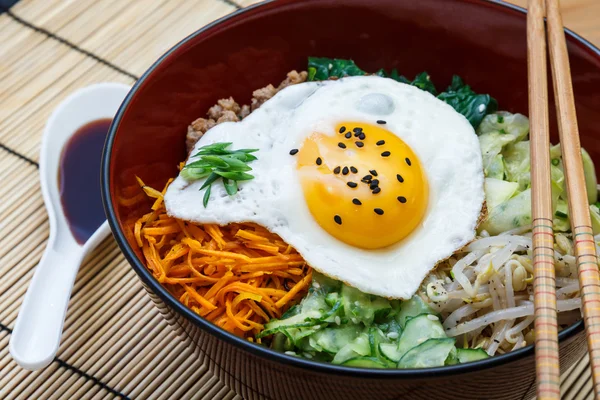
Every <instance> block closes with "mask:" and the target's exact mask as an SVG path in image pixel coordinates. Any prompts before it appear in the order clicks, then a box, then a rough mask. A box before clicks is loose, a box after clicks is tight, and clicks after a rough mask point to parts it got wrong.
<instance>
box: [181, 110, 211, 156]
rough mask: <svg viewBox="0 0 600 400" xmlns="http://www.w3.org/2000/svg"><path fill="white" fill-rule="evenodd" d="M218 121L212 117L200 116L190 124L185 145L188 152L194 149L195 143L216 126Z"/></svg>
mask: <svg viewBox="0 0 600 400" xmlns="http://www.w3.org/2000/svg"><path fill="white" fill-rule="evenodd" d="M215 125H216V123H215V121H214V120H212V119H206V118H198V119H197V120H195V121H194V122H192V123H191V124H190V125H189V126H188V131H187V136H186V140H185V145H186V146H187V150H188V153H189V152H190V151H192V149H193V148H194V145H195V144H196V142H197V141H198V140H200V138H201V137H202V135H204V133H206V131H207V130H209V129H210V128H212V127H213V126H215Z"/></svg>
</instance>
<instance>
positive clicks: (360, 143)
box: [356, 142, 365, 147]
mask: <svg viewBox="0 0 600 400" xmlns="http://www.w3.org/2000/svg"><path fill="white" fill-rule="evenodd" d="M364 145H365V144H364V143H363V142H356V147H363V146H364Z"/></svg>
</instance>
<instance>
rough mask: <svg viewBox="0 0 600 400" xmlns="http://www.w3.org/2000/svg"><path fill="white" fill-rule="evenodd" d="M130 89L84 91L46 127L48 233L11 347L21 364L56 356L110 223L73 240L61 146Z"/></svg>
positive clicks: (43, 165)
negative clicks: (81, 281) (88, 264)
mask: <svg viewBox="0 0 600 400" xmlns="http://www.w3.org/2000/svg"><path fill="white" fill-rule="evenodd" d="M129 89H130V87H129V86H126V85H122V84H118V83H100V84H96V85H92V86H88V87H86V88H83V89H80V90H78V91H76V92H75V93H73V94H72V95H70V96H69V97H68V98H67V99H65V100H64V101H63V102H62V103H61V104H60V105H59V106H58V108H57V109H56V110H55V111H54V112H53V113H52V115H51V116H50V119H49V120H48V123H47V124H46V128H45V129H44V136H43V138H42V147H41V151H40V180H41V188H42V196H43V198H44V203H45V205H46V210H47V211H48V218H49V220H50V237H49V238H48V245H47V246H46V250H45V252H44V255H43V256H42V259H41V261H40V263H39V264H38V266H37V267H36V269H35V273H34V275H33V279H32V280H31V284H30V285H29V288H28V289H27V293H26V294H25V298H24V299H23V304H22V305H21V309H20V310H19V316H18V317H17V321H16V323H15V327H14V330H13V333H12V337H11V338H10V345H9V349H10V354H11V355H12V357H13V358H14V359H15V361H16V362H17V363H18V364H19V365H20V366H21V367H23V368H26V369H29V370H37V369H40V368H43V367H45V366H47V365H48V364H50V363H51V362H52V360H53V359H54V357H55V355H56V352H57V351H58V345H59V344H60V337H61V334H62V329H63V323H64V320H65V314H66V311H67V305H68V304H69V298H70V297H71V289H72V288H73V283H74V281H75V277H76V275H77V271H78V270H79V266H80V265H81V262H82V261H83V259H84V258H85V256H86V254H87V253H88V252H89V251H90V250H92V249H93V248H94V247H95V246H97V245H98V244H99V243H100V242H101V241H102V240H103V239H104V238H105V237H107V236H108V234H109V233H110V228H109V226H108V222H106V221H104V223H103V224H102V225H101V226H100V227H99V228H98V229H97V230H96V232H95V233H94V234H93V235H92V236H91V237H90V238H89V239H88V241H87V242H86V243H85V244H84V245H80V244H79V243H77V242H76V241H75V239H74V238H73V236H72V234H71V230H70V228H69V225H68V224H67V220H66V218H65V214H64V212H63V208H62V205H61V201H60V194H59V188H58V168H59V163H60V157H61V152H62V149H63V147H64V145H65V144H66V143H67V141H68V140H69V138H70V137H71V136H72V135H73V134H74V133H75V132H76V131H77V129H79V128H80V127H82V126H83V125H85V124H87V123H89V122H92V121H95V120H98V119H102V118H112V117H114V115H115V113H116V112H117V110H118V108H119V106H120V105H121V103H122V102H123V99H124V98H125V96H126V95H127V93H128V92H129ZM98 173H100V171H98Z"/></svg>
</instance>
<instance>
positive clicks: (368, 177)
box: [361, 175, 373, 181]
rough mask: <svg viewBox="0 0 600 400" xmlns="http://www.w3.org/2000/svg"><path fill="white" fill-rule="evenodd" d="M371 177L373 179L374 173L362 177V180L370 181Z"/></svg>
mask: <svg viewBox="0 0 600 400" xmlns="http://www.w3.org/2000/svg"><path fill="white" fill-rule="evenodd" d="M371 179H373V175H365V176H363V177H362V179H361V180H362V181H370V180H371Z"/></svg>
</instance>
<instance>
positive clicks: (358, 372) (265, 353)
mask: <svg viewBox="0 0 600 400" xmlns="http://www.w3.org/2000/svg"><path fill="white" fill-rule="evenodd" d="M463 1H465V2H470V3H479V4H480V5H485V4H493V5H496V6H500V7H503V8H504V9H505V10H504V11H517V12H520V13H522V14H526V13H527V11H526V9H524V8H522V7H519V6H516V5H513V4H509V3H505V2H503V1H501V0H463ZM273 2H275V0H267V1H264V2H261V3H257V4H254V5H251V6H249V7H246V8H241V9H238V10H236V11H234V12H232V13H231V14H228V15H225V16H223V17H221V18H219V19H217V20H215V21H213V22H211V23H209V24H208V25H206V26H204V27H202V28H200V29H198V30H197V31H195V32H194V33H192V34H190V35H189V36H188V37H186V38H184V39H183V40H181V41H180V42H179V43H177V44H176V45H175V46H173V47H172V48H171V49H169V50H168V51H167V52H166V53H165V54H163V55H162V56H161V57H160V58H159V59H158V60H156V61H155V62H154V63H153V64H152V65H151V66H150V68H148V70H147V71H146V72H144V74H143V75H142V76H141V77H140V78H139V79H138V80H137V82H136V83H135V84H134V85H133V87H132V89H131V91H130V92H129V93H128V95H127V97H126V98H125V100H124V101H123V103H122V104H121V106H120V107H119V110H118V111H117V113H116V115H115V117H114V119H113V122H112V124H111V126H110V129H109V132H108V136H107V139H106V143H105V146H104V153H103V156H102V166H101V186H102V200H103V203H104V209H105V212H106V215H107V219H108V222H109V225H110V227H111V229H112V232H113V235H114V237H115V239H116V241H117V243H118V245H119V247H120V248H121V251H122V252H123V254H124V255H125V258H126V259H127V261H128V262H129V264H130V265H131V266H132V267H133V269H134V270H135V272H136V273H137V274H138V276H139V277H140V279H141V280H142V281H143V282H144V283H145V284H146V285H147V286H148V287H150V288H151V289H152V291H153V292H154V293H156V294H158V296H159V297H160V298H161V299H162V300H163V301H164V302H165V303H166V304H167V305H169V306H170V307H171V308H173V309H175V310H176V311H177V312H178V313H179V314H180V315H182V316H183V317H185V318H186V319H188V320H189V321H191V322H192V323H194V324H195V325H196V326H198V327H200V328H201V329H203V330H204V331H206V332H208V333H210V334H211V335H213V336H215V337H216V338H218V339H220V340H224V341H225V342H227V343H229V344H231V345H233V346H235V347H237V348H239V349H241V350H244V351H247V352H250V353H251V354H254V355H256V356H258V357H260V358H265V359H267V360H269V361H275V362H281V363H283V364H286V365H289V366H293V367H299V368H302V369H307V370H311V371H314V372H320V373H332V374H335V375H343V376H348V377H356V378H363V379H382V378H384V379H386V378H388V379H389V378H405V379H414V378H428V377H442V376H450V375H456V374H463V373H468V372H475V371H480V370H482V369H488V368H494V367H496V366H499V365H502V364H505V363H510V362H515V361H517V360H519V359H522V358H524V357H527V356H530V355H532V354H534V346H533V345H529V346H526V347H523V348H521V349H518V350H515V351H512V352H510V353H506V354H502V355H497V356H494V357H490V358H487V359H484V360H480V361H474V362H470V363H467V364H457V365H448V366H443V367H435V368H423V369H375V368H354V367H345V366H341V365H335V364H330V363H325V362H318V361H312V360H309V359H306V358H300V357H296V356H290V355H287V354H284V353H280V352H277V351H275V350H271V349H269V348H267V347H264V346H261V345H257V344H254V343H250V342H248V341H247V340H244V339H242V338H239V337H237V336H235V335H233V334H231V333H229V332H227V331H225V330H224V329H221V328H219V327H217V326H216V325H213V324H212V323H210V322H208V321H206V320H204V319H203V318H201V317H200V316H199V315H197V314H195V313H194V312H193V311H191V310H190V309H188V308H187V307H185V306H184V305H183V304H182V303H180V302H179V301H177V299H175V298H174V297H173V296H172V295H171V294H170V293H169V292H168V291H167V290H166V289H165V288H164V287H163V286H162V285H161V284H160V283H159V282H158V281H157V280H156V279H155V278H154V277H153V276H152V274H151V273H150V272H149V271H148V269H147V268H146V267H145V266H144V264H143V263H142V261H141V260H140V259H139V258H138V257H137V256H136V254H135V252H134V251H133V249H132V248H131V247H130V246H129V244H128V242H127V240H126V238H125V235H124V233H123V232H122V231H121V228H120V226H119V223H118V221H117V216H116V212H115V210H114V208H113V206H112V197H111V194H110V182H109V177H110V160H111V156H112V147H113V142H114V139H115V136H116V132H117V128H118V126H119V124H120V122H121V119H122V118H123V114H124V112H125V110H126V108H127V107H128V105H129V103H130V102H131V100H132V99H133V97H134V96H135V94H136V92H137V91H138V89H139V88H140V87H141V86H142V85H143V84H144V83H145V81H146V80H147V79H149V78H150V76H151V75H152V73H153V71H154V70H155V69H156V68H157V67H158V65H160V64H161V63H162V62H163V61H164V60H165V59H167V58H168V57H169V56H170V55H171V54H172V53H173V52H175V51H176V50H177V49H179V48H180V47H181V46H182V45H184V44H186V43H187V42H189V41H191V40H194V38H195V37H196V36H198V35H201V34H203V33H204V32H205V31H206V30H208V29H211V28H213V27H215V26H216V25H219V24H221V23H222V22H224V21H227V20H230V19H233V18H239V17H240V16H241V15H242V14H244V13H246V12H248V11H249V10H255V9H257V8H262V7H266V6H267V5H269V4H270V3H273ZM565 34H566V35H567V36H568V37H570V38H571V39H573V40H574V41H576V42H579V44H581V45H583V46H584V47H587V48H588V49H589V50H591V51H592V52H593V53H595V55H596V56H600V49H598V48H597V47H595V46H594V45H593V44H592V43H591V42H589V41H588V40H587V39H584V38H583V37H581V36H580V35H578V34H576V33H575V32H573V31H571V30H570V29H566V28H565ZM583 328H584V325H583V321H579V322H577V323H575V324H573V325H571V326H569V327H567V328H566V329H564V330H562V331H561V332H560V333H559V335H558V338H559V341H564V340H566V339H569V338H571V337H573V336H574V335H575V334H577V333H579V332H581V331H582V330H583Z"/></svg>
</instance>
